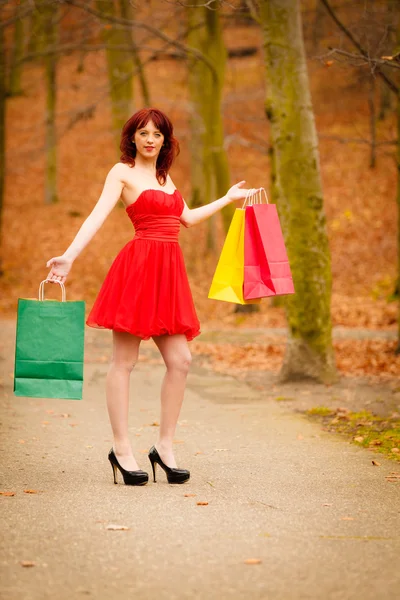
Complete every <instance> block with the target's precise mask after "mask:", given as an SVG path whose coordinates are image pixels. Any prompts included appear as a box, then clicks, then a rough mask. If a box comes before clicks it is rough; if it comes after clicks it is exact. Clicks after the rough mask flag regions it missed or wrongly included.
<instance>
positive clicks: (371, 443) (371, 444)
mask: <svg viewBox="0 0 400 600" xmlns="http://www.w3.org/2000/svg"><path fill="white" fill-rule="evenodd" d="M369 445H370V446H382V441H381V440H371V441H370V443H369Z"/></svg>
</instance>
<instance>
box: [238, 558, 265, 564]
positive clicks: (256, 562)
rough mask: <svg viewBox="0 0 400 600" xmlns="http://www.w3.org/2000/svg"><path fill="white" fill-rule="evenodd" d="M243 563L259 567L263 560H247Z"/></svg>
mask: <svg viewBox="0 0 400 600" xmlns="http://www.w3.org/2000/svg"><path fill="white" fill-rule="evenodd" d="M243 562H244V563H245V564H246V565H259V564H260V563H261V562H262V561H261V558H246V560H244V561H243Z"/></svg>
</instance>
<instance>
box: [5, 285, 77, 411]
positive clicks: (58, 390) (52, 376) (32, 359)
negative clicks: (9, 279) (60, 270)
mask: <svg viewBox="0 0 400 600" xmlns="http://www.w3.org/2000/svg"><path fill="white" fill-rule="evenodd" d="M45 283H46V280H45V281H42V282H41V284H40V287H39V300H36V299H27V298H19V299H18V315H17V336H16V344H15V366H14V394H15V395H16V396H27V397H30V398H66V399H70V400H82V385H83V355H84V330H85V302H83V301H78V302H67V301H66V294H65V287H64V285H63V284H62V283H60V285H61V290H62V301H61V302H59V301H55V300H45V299H44V284H45ZM57 283H59V282H57Z"/></svg>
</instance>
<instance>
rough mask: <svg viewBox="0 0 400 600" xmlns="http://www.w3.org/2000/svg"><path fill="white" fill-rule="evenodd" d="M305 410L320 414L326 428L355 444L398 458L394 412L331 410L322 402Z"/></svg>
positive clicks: (399, 434)
mask: <svg viewBox="0 0 400 600" xmlns="http://www.w3.org/2000/svg"><path fill="white" fill-rule="evenodd" d="M306 414H307V415H309V416H311V417H316V418H320V419H321V420H322V422H323V424H324V425H325V426H326V429H327V430H328V431H333V432H337V433H341V434H343V435H345V436H346V437H348V438H350V440H351V441H352V442H353V443H354V444H357V445H358V446H363V447H364V448H369V449H373V450H374V451H376V452H380V453H382V454H385V455H386V456H387V457H388V458H391V459H392V460H395V461H399V462H400V418H398V417H397V416H393V417H378V416H377V415H374V414H373V413H371V412H369V411H361V412H351V411H343V409H342V410H340V409H339V410H331V409H329V408H327V407H326V406H316V407H314V408H311V409H309V410H307V411H306ZM393 449H394V451H393ZM396 449H398V450H399V452H397V451H396Z"/></svg>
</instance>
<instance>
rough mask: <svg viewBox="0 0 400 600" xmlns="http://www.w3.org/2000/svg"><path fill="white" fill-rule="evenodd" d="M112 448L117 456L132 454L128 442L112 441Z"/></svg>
mask: <svg viewBox="0 0 400 600" xmlns="http://www.w3.org/2000/svg"><path fill="white" fill-rule="evenodd" d="M113 449H114V452H115V454H118V456H132V454H133V453H132V448H131V445H130V444H129V442H128V443H127V442H116V441H114V443H113Z"/></svg>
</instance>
